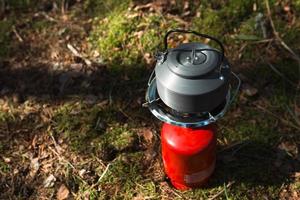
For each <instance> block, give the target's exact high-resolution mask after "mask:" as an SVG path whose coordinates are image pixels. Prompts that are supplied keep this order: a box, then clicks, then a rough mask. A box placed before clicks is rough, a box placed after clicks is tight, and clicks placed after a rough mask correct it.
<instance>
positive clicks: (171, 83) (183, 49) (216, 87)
mask: <svg viewBox="0 0 300 200" xmlns="http://www.w3.org/2000/svg"><path fill="white" fill-rule="evenodd" d="M171 33H184V34H194V35H196V36H199V37H201V38H208V39H210V40H212V41H214V42H216V43H217V44H218V45H219V47H220V50H217V49H215V48H212V47H211V46H209V45H206V44H203V43H200V42H191V43H184V44H180V45H179V46H177V47H176V48H170V49H168V37H169V35H170V34H171ZM164 45H165V49H164V51H163V52H161V53H159V54H158V56H157V63H156V66H155V69H154V70H153V72H152V74H151V76H150V78H149V81H148V89H147V92H146V103H145V105H147V106H148V107H149V109H150V111H151V113H152V114H153V115H154V116H155V117H157V118H158V119H159V120H161V121H163V122H164V123H163V125H162V130H161V144H162V159H163V163H164V168H165V172H166V174H167V176H168V177H169V178H170V180H171V183H172V184H173V185H174V186H175V188H177V189H181V190H185V189H189V188H195V187H199V186H201V185H203V184H204V183H206V181H207V180H208V178H209V177H210V176H211V174H212V173H213V171H214V168H215V163H216V126H215V122H216V121H217V120H218V119H220V118H221V117H223V116H224V114H225V112H226V111H227V109H228V107H229V106H230V104H231V103H232V101H233V100H234V98H235V96H236V94H237V92H238V90H239V87H240V79H239V78H238V76H237V75H236V74H234V73H233V72H232V71H231V69H230V68H231V67H230V65H229V63H228V61H227V59H226V58H225V56H224V47H223V44H222V43H221V42H220V41H219V40H218V39H216V38H214V37H212V36H209V35H206V34H201V33H197V32H195V31H189V30H179V29H176V30H171V31H168V32H167V33H166V35H165V37H164ZM231 75H234V77H235V78H236V79H237V80H238V85H237V88H236V91H235V92H234V93H233V95H232V92H231V89H230V88H231V85H230V78H231Z"/></svg>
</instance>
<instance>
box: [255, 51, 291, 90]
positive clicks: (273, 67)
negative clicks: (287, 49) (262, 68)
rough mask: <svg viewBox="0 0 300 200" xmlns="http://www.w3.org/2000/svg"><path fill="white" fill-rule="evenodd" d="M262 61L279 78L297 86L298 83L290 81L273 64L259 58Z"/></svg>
mask: <svg viewBox="0 0 300 200" xmlns="http://www.w3.org/2000/svg"><path fill="white" fill-rule="evenodd" d="M259 57H260V59H261V60H262V61H263V62H264V63H266V64H267V65H268V66H269V67H270V68H271V69H272V70H273V71H274V72H275V73H276V74H277V75H278V76H280V77H281V78H283V79H284V80H285V81H286V82H288V83H289V84H291V85H292V86H295V87H296V86H297V84H296V83H294V82H293V81H291V80H290V79H288V78H287V77H286V76H285V75H284V74H283V73H281V72H280V71H279V70H278V69H277V68H276V67H275V66H274V65H272V64H271V63H269V62H268V61H266V60H265V59H264V58H263V57H262V56H259Z"/></svg>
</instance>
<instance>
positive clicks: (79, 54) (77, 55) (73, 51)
mask: <svg viewBox="0 0 300 200" xmlns="http://www.w3.org/2000/svg"><path fill="white" fill-rule="evenodd" d="M67 47H68V49H69V50H70V51H71V52H72V53H73V54H74V56H76V57H79V58H81V59H82V60H83V61H84V62H85V64H86V65H87V66H91V65H92V62H91V61H90V60H89V59H87V58H86V57H85V56H83V55H82V54H81V53H79V52H78V50H77V49H76V48H75V47H74V46H73V45H71V44H70V43H68V44H67Z"/></svg>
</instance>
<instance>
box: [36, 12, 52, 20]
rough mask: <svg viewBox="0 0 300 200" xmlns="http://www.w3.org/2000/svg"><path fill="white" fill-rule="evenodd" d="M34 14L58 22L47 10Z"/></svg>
mask: <svg viewBox="0 0 300 200" xmlns="http://www.w3.org/2000/svg"><path fill="white" fill-rule="evenodd" d="M34 16H43V17H45V18H46V19H47V20H49V21H50V22H57V20H56V19H54V18H53V17H51V16H49V15H48V14H47V13H45V12H38V13H36V14H35V15H34Z"/></svg>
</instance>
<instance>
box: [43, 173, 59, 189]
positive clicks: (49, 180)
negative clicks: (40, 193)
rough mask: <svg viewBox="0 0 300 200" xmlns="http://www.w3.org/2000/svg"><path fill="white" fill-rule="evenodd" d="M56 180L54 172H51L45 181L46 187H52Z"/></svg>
mask: <svg viewBox="0 0 300 200" xmlns="http://www.w3.org/2000/svg"><path fill="white" fill-rule="evenodd" d="M55 181H56V178H55V176H53V174H50V175H49V176H48V177H47V178H46V179H45V180H44V182H43V185H44V187H45V188H49V187H52V186H53V185H54V183H55Z"/></svg>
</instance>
